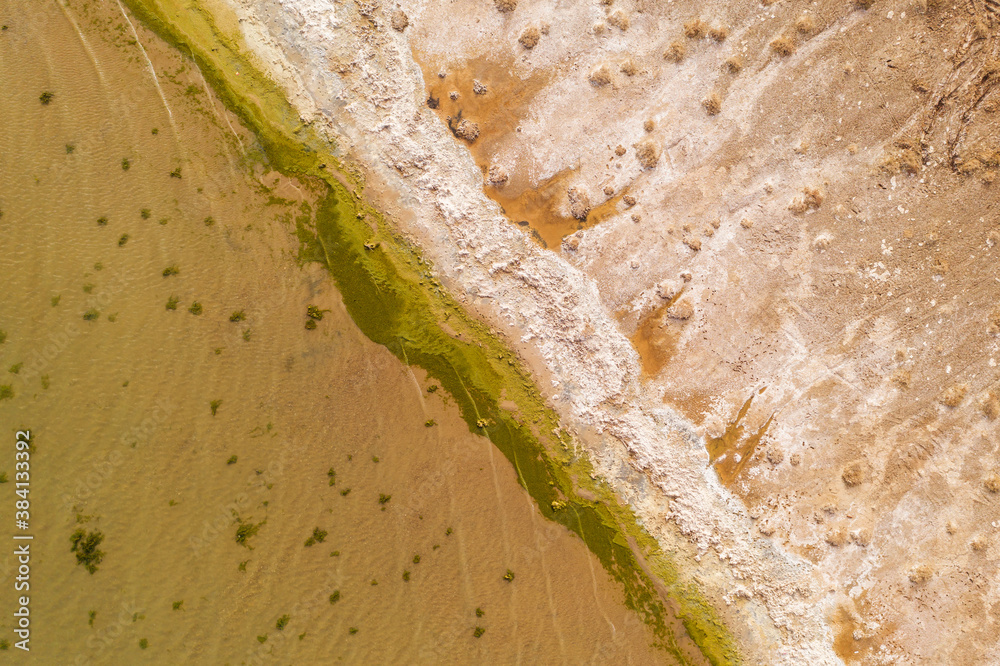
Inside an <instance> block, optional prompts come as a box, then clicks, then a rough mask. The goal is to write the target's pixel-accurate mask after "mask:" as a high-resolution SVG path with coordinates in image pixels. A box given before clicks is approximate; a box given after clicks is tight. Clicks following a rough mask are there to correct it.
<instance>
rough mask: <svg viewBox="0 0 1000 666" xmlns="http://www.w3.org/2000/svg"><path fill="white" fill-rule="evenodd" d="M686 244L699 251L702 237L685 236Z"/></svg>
mask: <svg viewBox="0 0 1000 666" xmlns="http://www.w3.org/2000/svg"><path fill="white" fill-rule="evenodd" d="M684 244H685V245H687V246H688V247H689V248H691V249H692V250H694V251H695V252H697V251H698V250H700V249H701V239H700V238H696V237H694V236H687V237H685V238H684Z"/></svg>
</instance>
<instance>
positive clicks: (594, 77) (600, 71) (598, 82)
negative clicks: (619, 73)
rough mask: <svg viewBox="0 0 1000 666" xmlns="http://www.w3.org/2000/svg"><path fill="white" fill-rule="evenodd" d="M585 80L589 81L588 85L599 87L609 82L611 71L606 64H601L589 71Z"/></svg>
mask: <svg viewBox="0 0 1000 666" xmlns="http://www.w3.org/2000/svg"><path fill="white" fill-rule="evenodd" d="M587 80H588V81H590V85H592V86H595V87H597V88H601V87H603V86H606V85H608V84H609V83H611V72H610V71H608V68H607V66H606V65H601V66H600V67H598V68H597V69H595V70H594V71H592V72H591V73H590V76H589V77H587Z"/></svg>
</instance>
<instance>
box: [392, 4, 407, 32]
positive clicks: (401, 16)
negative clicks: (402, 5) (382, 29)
mask: <svg viewBox="0 0 1000 666" xmlns="http://www.w3.org/2000/svg"><path fill="white" fill-rule="evenodd" d="M390 23H391V24H392V29H393V30H395V31H396V32H403V31H404V30H406V26H408V25H410V19H409V17H407V16H406V12H404V11H403V10H402V9H397V10H396V11H394V12H393V13H392V17H391V18H390Z"/></svg>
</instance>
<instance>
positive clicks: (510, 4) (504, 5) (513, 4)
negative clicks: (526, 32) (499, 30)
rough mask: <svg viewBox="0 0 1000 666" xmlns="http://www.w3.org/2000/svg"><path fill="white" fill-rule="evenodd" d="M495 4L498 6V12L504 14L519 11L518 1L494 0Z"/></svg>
mask: <svg viewBox="0 0 1000 666" xmlns="http://www.w3.org/2000/svg"><path fill="white" fill-rule="evenodd" d="M493 4H494V5H496V8H497V11H500V12H502V13H504V14H506V13H508V12H512V11H514V10H515V9H517V0H493Z"/></svg>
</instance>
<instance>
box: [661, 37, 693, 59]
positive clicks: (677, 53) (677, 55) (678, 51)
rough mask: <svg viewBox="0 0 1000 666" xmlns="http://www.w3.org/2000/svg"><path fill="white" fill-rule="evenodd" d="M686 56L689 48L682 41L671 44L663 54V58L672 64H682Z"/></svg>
mask: <svg viewBox="0 0 1000 666" xmlns="http://www.w3.org/2000/svg"><path fill="white" fill-rule="evenodd" d="M685 55H687V47H686V46H684V42H681V41H675V42H671V43H670V46H668V47H667V50H666V51H664V52H663V57H664V58H666V59H667V60H669V61H671V62H680V61H681V60H684V56H685Z"/></svg>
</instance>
